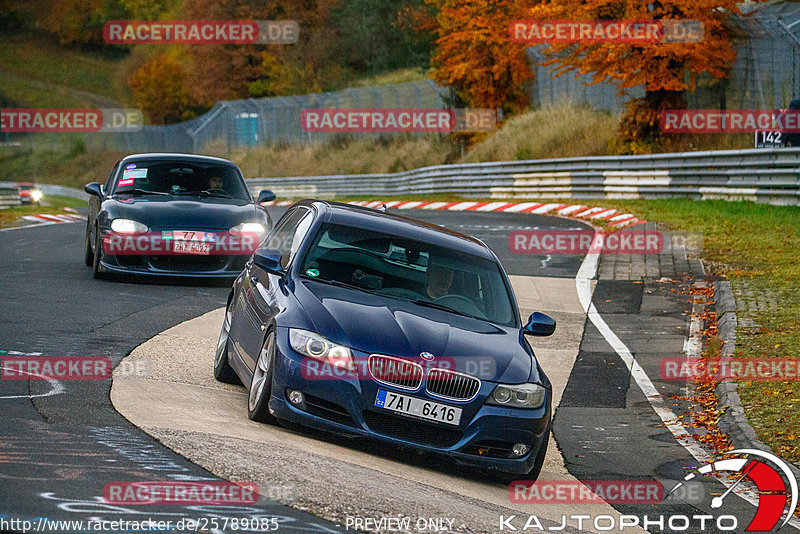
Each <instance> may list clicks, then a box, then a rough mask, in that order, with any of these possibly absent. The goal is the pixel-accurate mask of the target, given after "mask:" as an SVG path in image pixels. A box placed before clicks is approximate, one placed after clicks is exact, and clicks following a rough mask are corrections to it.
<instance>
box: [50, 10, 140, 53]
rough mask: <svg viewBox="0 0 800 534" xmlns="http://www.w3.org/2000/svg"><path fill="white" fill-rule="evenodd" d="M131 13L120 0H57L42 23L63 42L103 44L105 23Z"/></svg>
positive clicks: (71, 43) (69, 43)
mask: <svg viewBox="0 0 800 534" xmlns="http://www.w3.org/2000/svg"><path fill="white" fill-rule="evenodd" d="M128 16H129V13H128V11H127V9H126V7H125V5H124V4H123V3H122V1H121V0H56V1H55V2H54V3H53V4H52V6H51V8H50V11H49V12H48V13H47V14H46V15H45V16H44V17H43V20H42V26H43V27H44V28H45V29H46V30H47V31H49V32H52V33H54V34H55V35H56V36H58V40H59V42H60V43H61V44H67V45H86V44H88V45H103V44H104V41H103V25H104V24H105V23H106V22H107V21H109V20H115V19H125V18H128Z"/></svg>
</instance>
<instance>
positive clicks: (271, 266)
mask: <svg viewBox="0 0 800 534" xmlns="http://www.w3.org/2000/svg"><path fill="white" fill-rule="evenodd" d="M281 256H282V255H281V252H280V251H279V250H275V249H274V248H260V249H258V250H256V252H255V254H253V263H254V264H256V265H257V266H258V267H261V268H262V269H264V270H265V271H267V272H268V273H272V274H277V275H281V276H283V275H285V274H286V271H284V270H283V266H282V265H281Z"/></svg>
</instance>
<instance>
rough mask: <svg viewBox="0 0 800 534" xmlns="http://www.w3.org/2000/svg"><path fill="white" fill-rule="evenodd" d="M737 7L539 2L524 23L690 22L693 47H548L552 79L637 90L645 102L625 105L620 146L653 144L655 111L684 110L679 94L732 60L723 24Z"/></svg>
mask: <svg viewBox="0 0 800 534" xmlns="http://www.w3.org/2000/svg"><path fill="white" fill-rule="evenodd" d="M738 13H740V11H739V0H652V1H648V0H545V1H542V2H541V3H538V4H537V5H535V6H533V7H531V8H530V9H528V10H527V11H526V13H525V18H528V19H540V20H543V19H550V20H553V19H561V20H564V19H569V20H594V19H627V20H652V19H675V20H695V21H700V22H702V24H703V29H704V36H703V39H702V40H701V41H700V42H696V43H657V42H653V43H635V44H632V43H619V42H615V43H614V42H606V43H579V44H575V45H571V44H563V43H562V44H550V45H549V50H548V51H547V52H548V53H550V54H552V56H551V59H550V60H549V61H548V62H547V63H545V64H546V65H556V67H555V68H554V75H556V76H559V75H562V74H564V73H567V72H576V73H577V74H590V73H591V74H593V75H594V81H593V83H600V82H603V81H611V82H613V83H615V84H616V85H617V86H618V87H619V88H620V91H621V92H625V90H627V89H630V88H632V87H635V86H638V85H644V86H645V96H644V98H641V99H633V100H632V101H630V102H629V103H628V105H627V108H626V111H625V114H624V115H623V118H622V121H621V122H620V134H621V136H622V138H623V140H624V141H633V140H644V139H655V138H658V137H659V132H658V116H659V113H660V112H661V111H662V110H663V109H668V108H678V107H685V105H686V102H685V97H684V91H686V90H687V89H688V90H693V89H694V88H695V84H696V81H697V77H698V76H699V75H700V74H704V73H707V74H710V75H711V76H713V77H715V78H724V77H726V76H727V74H728V70H727V69H728V66H729V65H730V64H731V63H732V62H733V60H734V59H735V58H736V51H735V50H734V49H733V46H732V45H731V40H730V36H729V35H728V32H727V31H726V29H725V26H724V23H725V19H726V18H728V17H729V16H731V15H732V14H738Z"/></svg>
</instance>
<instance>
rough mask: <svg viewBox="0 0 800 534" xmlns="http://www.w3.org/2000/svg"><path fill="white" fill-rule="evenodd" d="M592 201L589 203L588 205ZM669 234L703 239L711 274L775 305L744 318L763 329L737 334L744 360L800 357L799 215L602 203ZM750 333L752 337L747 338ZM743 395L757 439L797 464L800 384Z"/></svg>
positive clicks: (682, 202)
mask: <svg viewBox="0 0 800 534" xmlns="http://www.w3.org/2000/svg"><path fill="white" fill-rule="evenodd" d="M590 202H592V201H590ZM598 204H601V205H603V206H610V207H616V208H618V209H624V210H626V211H629V212H631V213H634V214H636V215H637V216H638V217H640V218H643V219H647V220H651V221H660V222H663V223H665V224H667V226H668V227H669V228H671V229H672V230H682V231H689V232H699V233H701V234H702V236H703V243H704V249H705V251H704V256H703V257H704V259H705V261H706V268H707V269H709V268H710V270H712V271H713V273H714V274H716V275H718V276H720V277H721V278H724V279H728V280H730V282H731V285H732V286H733V287H734V288H736V287H739V286H741V285H743V284H747V285H748V286H749V288H750V289H751V290H753V292H754V293H755V295H756V296H757V298H759V299H760V300H763V301H768V300H774V302H775V306H774V307H772V308H770V309H767V310H763V311H751V312H747V311H742V310H741V306H742V305H743V304H744V303H743V302H739V303H737V304H738V305H739V307H740V311H739V312H738V314H737V315H738V318H739V319H740V320H741V319H742V318H749V319H752V320H753V321H754V322H755V323H756V324H757V325H760V328H756V329H753V330H743V329H741V328H740V330H739V333H738V335H737V339H736V353H735V355H734V356H736V357H740V358H756V357H758V358H792V359H796V358H798V355H800V304H798V303H800V208H798V207H796V206H769V205H765V204H756V203H753V202H726V201H723V200H705V201H694V200H689V199H673V200H631V201H611V200H602V201H598ZM748 332H749V333H748ZM738 386H739V389H738V391H739V395H740V396H741V399H742V403H743V405H744V407H745V411H746V413H747V417H748V420H749V421H750V423H751V424H752V425H753V427H754V428H755V429H756V431H757V432H758V437H759V439H760V440H761V441H762V442H764V443H766V444H767V445H769V446H770V448H772V450H773V451H775V452H776V453H778V454H779V455H780V456H781V457H782V458H785V459H787V460H789V461H791V462H794V463H796V464H800V381H774V382H739V384H738Z"/></svg>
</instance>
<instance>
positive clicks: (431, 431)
mask: <svg viewBox="0 0 800 534" xmlns="http://www.w3.org/2000/svg"><path fill="white" fill-rule="evenodd" d="M363 416H364V422H365V423H366V424H367V426H368V427H369V428H370V430H372V431H373V432H377V433H378V434H383V435H384V436H388V437H391V438H395V439H401V440H403V441H408V442H410V443H418V444H420V445H428V446H430V447H438V448H442V449H446V448H450V447H452V446H454V445H455V444H456V443H458V442H459V441H461V438H463V437H464V433H463V432H461V431H460V430H459V429H457V428H455V427H453V428H448V427H444V426H442V425H435V424H433V425H432V424H430V423H426V422H422V421H416V420H413V419H407V418H403V417H395V416H393V415H388V414H382V413H376V412H373V411H369V410H367V411H365V412H364V413H363Z"/></svg>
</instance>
